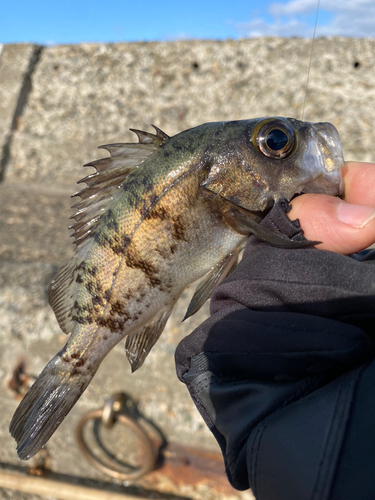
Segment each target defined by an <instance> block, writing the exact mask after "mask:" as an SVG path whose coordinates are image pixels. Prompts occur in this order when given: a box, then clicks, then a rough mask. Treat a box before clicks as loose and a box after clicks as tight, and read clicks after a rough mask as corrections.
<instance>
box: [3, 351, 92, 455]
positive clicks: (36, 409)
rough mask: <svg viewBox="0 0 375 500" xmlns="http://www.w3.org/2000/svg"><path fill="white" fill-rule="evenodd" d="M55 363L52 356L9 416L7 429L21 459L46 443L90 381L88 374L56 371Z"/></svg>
mask: <svg viewBox="0 0 375 500" xmlns="http://www.w3.org/2000/svg"><path fill="white" fill-rule="evenodd" d="M59 361H60V362H61V360H60V357H59V355H56V356H55V357H54V358H53V359H52V360H51V361H50V362H49V363H48V364H47V366H46V367H45V368H44V370H43V371H42V373H41V374H40V375H39V377H38V378H37V379H36V381H35V382H34V384H33V385H32V387H31V388H30V390H29V391H28V393H27V394H26V396H25V397H24V398H23V400H22V401H21V403H20V405H19V406H18V408H17V410H16V412H15V414H14V415H13V418H12V421H11V423H10V427H9V430H10V433H11V435H12V436H13V437H14V439H15V440H16V441H17V453H18V456H19V457H20V459H21V460H28V459H29V458H31V457H33V456H34V455H35V454H36V453H37V452H38V451H39V450H40V449H41V448H42V446H44V445H45V444H46V442H47V441H48V440H49V438H50V437H51V436H52V434H53V433H54V432H55V430H56V429H57V428H58V427H59V425H60V424H61V422H62V421H63V420H64V418H65V417H66V415H67V414H68V413H69V411H70V410H71V409H72V407H73V406H74V404H75V402H76V401H77V400H78V398H79V397H80V396H81V394H82V393H83V392H84V390H85V389H86V387H87V386H88V384H89V383H90V381H91V378H92V376H89V374H87V375H86V376H84V377H83V376H82V375H81V374H80V375H79V376H74V375H73V374H70V373H69V372H68V371H66V370H59V368H58V365H59ZM90 375H91V374H90ZM92 375H94V374H92Z"/></svg>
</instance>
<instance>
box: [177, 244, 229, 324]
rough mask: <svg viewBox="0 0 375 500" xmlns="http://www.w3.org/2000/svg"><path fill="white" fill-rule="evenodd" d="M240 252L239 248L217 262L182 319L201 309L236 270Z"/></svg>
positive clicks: (201, 283)
mask: <svg viewBox="0 0 375 500" xmlns="http://www.w3.org/2000/svg"><path fill="white" fill-rule="evenodd" d="M238 254H239V250H236V251H234V252H232V253H230V254H229V255H227V256H226V257H224V259H222V260H221V261H220V262H219V263H218V264H216V266H214V267H213V268H212V269H211V271H210V272H209V273H208V274H207V275H206V277H205V278H203V280H202V281H201V282H200V283H199V285H198V286H197V288H196V290H195V292H194V295H193V298H192V299H191V301H190V304H189V307H188V308H187V311H186V314H185V316H184V319H183V320H182V321H185V319H188V318H190V316H192V315H193V314H195V313H196V312H197V311H199V309H200V308H201V307H202V306H203V304H204V303H205V302H206V300H208V299H209V298H210V297H211V294H212V292H213V291H214V290H215V288H216V287H217V286H218V285H219V283H221V282H222V281H223V279H224V278H225V277H226V276H228V274H229V273H230V272H231V271H233V270H234V268H235V267H236V266H237V262H238Z"/></svg>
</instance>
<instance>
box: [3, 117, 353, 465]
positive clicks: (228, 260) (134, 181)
mask: <svg viewBox="0 0 375 500" xmlns="http://www.w3.org/2000/svg"><path fill="white" fill-rule="evenodd" d="M154 128H155V131H156V134H151V133H148V132H143V131H139V130H133V131H134V132H135V133H136V134H137V136H138V140H139V143H138V144H121V143H120V144H110V145H107V146H103V147H104V148H105V149H107V150H108V151H109V152H110V156H109V157H107V158H102V159H100V160H96V161H94V162H91V163H89V164H88V165H89V166H93V167H95V169H96V172H95V173H93V174H90V175H88V176H87V177H85V178H84V179H83V180H82V181H80V182H85V183H86V187H85V188H84V189H82V190H81V191H79V192H78V193H77V194H76V195H78V196H80V198H81V200H80V201H79V202H77V203H76V204H75V205H74V207H75V208H76V210H77V212H76V214H75V215H74V216H73V218H74V219H75V222H74V224H73V225H72V228H73V229H74V234H73V236H74V238H75V244H76V245H77V246H76V252H75V255H74V256H73V258H72V259H71V260H70V261H69V262H68V263H67V264H65V266H63V267H62V268H61V269H60V271H59V272H58V274H57V276H56V277H55V279H54V280H53V281H52V283H51V285H50V288H49V300H50V304H51V306H52V308H53V310H54V312H55V314H56V318H57V320H58V322H59V324H60V326H61V328H62V330H63V331H64V332H65V333H67V334H70V337H69V339H68V342H67V344H66V345H65V346H64V347H63V349H61V351H60V352H58V353H57V354H56V356H55V357H54V358H53V359H52V360H51V361H50V362H49V363H48V364H47V366H46V367H45V368H44V370H43V371H42V373H41V374H40V376H39V377H38V379H37V380H36V381H35V383H34V385H33V386H32V387H31V389H30V390H29V391H28V393H27V394H26V396H25V397H24V399H23V400H22V402H21V403H20V405H19V407H18V408H17V410H16V412H15V414H14V416H13V419H12V422H11V425H10V431H11V434H12V436H13V437H14V438H15V439H16V441H17V443H18V447H17V451H18V454H19V456H20V458H22V459H28V458H31V457H32V456H33V455H35V453H37V451H38V450H39V449H40V448H41V447H42V446H43V445H44V444H45V443H46V442H47V441H48V439H49V438H50V437H51V435H52V434H53V433H54V432H55V430H56V429H57V428H58V426H59V425H60V423H61V422H62V420H63V419H64V418H65V416H66V415H67V414H68V412H69V411H70V409H71V408H72V407H73V405H74V404H75V402H76V401H77V399H78V398H79V397H80V396H81V394H82V393H83V392H84V390H85V389H86V387H87V386H88V384H89V383H90V381H91V379H92V377H93V376H94V375H95V373H96V371H97V369H98V367H99V365H100V363H101V361H102V360H103V358H104V357H105V356H106V354H108V352H109V351H110V350H111V349H112V348H113V347H114V346H115V345H116V344H117V343H118V342H119V341H120V340H121V339H123V338H124V337H125V338H126V340H125V351H126V355H127V358H128V360H129V362H130V365H131V369H132V371H134V370H136V369H138V368H139V367H140V366H142V364H143V362H144V360H145V359H146V357H147V355H148V354H149V352H150V350H151V349H152V347H153V345H154V344H155V342H156V341H157V340H158V338H159V336H160V335H161V333H162V331H163V329H164V327H165V325H166V322H167V320H168V318H169V315H170V313H171V311H172V308H173V306H174V304H175V303H176V301H177V300H178V298H179V297H180V295H181V293H182V292H183V290H184V289H185V288H186V286H188V285H189V284H190V283H192V282H194V281H196V280H197V279H198V278H200V277H203V281H202V282H201V283H200V284H199V286H198V288H197V290H196V292H195V294H194V296H193V298H192V301H191V303H190V305H189V308H188V310H187V312H186V315H185V318H186V317H189V316H191V315H192V314H194V313H195V312H196V311H197V310H199V308H200V307H201V306H202V305H203V304H204V302H205V301H206V300H207V299H208V298H209V297H210V295H211V293H212V291H213V290H214V288H215V287H216V286H217V285H218V284H219V283H220V281H221V280H223V279H224V278H225V276H226V275H227V274H228V273H229V272H231V270H233V268H234V267H235V266H236V264H237V261H238V254H239V251H240V250H241V249H242V248H243V246H244V245H245V243H246V240H247V238H248V237H249V235H250V234H255V235H256V236H258V237H260V238H261V239H263V240H264V241H267V242H268V243H269V244H272V245H276V246H281V247H285V248H291V249H292V248H303V247H308V246H312V245H313V244H314V243H316V242H308V241H302V242H295V241H291V240H289V239H288V238H287V237H286V236H284V235H282V234H280V233H278V232H275V231H272V230H269V229H266V228H263V227H262V226H260V225H259V223H260V222H261V220H262V219H263V217H264V216H265V215H266V214H267V212H268V211H269V210H270V209H271V207H272V205H273V204H274V203H276V202H278V201H280V200H283V199H286V200H287V201H290V199H291V198H292V197H293V196H294V195H296V194H299V193H301V192H316V193H326V194H331V195H341V194H342V189H343V182H342V178H341V174H340V172H339V169H340V167H342V166H343V163H344V160H343V156H342V151H341V145H340V139H339V136H338V133H337V131H336V129H335V128H334V127H333V125H331V124H328V123H318V124H312V123H307V122H301V121H298V120H295V119H292V118H290V119H288V118H282V117H275V118H259V119H254V120H241V121H234V122H220V123H208V124H204V125H201V126H199V127H196V128H194V129H190V130H186V131H184V132H181V133H180V134H177V135H176V136H174V137H168V136H167V134H165V133H164V132H162V131H161V130H160V129H158V128H157V127H154ZM277 148H279V149H277Z"/></svg>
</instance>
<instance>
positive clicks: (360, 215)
mask: <svg viewBox="0 0 375 500" xmlns="http://www.w3.org/2000/svg"><path fill="white" fill-rule="evenodd" d="M337 218H338V219H339V220H341V222H344V223H345V224H348V225H349V226H353V227H357V228H362V227H365V226H366V225H367V224H368V223H369V222H370V221H371V220H372V219H374V218H375V210H374V209H373V208H371V207H365V206H363V205H351V204H350V203H345V202H344V201H343V202H341V203H340V204H339V206H338V208H337Z"/></svg>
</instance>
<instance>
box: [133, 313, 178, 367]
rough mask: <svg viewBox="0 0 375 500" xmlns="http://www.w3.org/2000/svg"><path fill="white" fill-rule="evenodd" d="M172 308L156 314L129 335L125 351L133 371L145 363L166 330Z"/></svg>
mask: <svg viewBox="0 0 375 500" xmlns="http://www.w3.org/2000/svg"><path fill="white" fill-rule="evenodd" d="M172 309H173V307H172V308H170V309H168V310H167V311H163V312H162V313H160V314H159V315H158V316H156V318H155V319H154V320H153V321H152V322H151V323H149V324H148V325H146V326H144V327H143V328H142V329H141V330H138V331H137V332H134V333H133V334H131V335H129V337H127V339H126V343H125V352H126V357H127V358H128V360H129V363H130V366H131V370H132V373H133V372H135V370H138V368H140V367H141V366H142V365H143V363H144V360H145V359H146V357H147V355H148V353H149V352H150V351H151V349H152V348H153V346H154V345H155V343H156V342H157V341H158V339H159V337H160V335H161V333H162V331H163V330H164V327H165V325H166V323H167V321H168V318H169V316H170V314H171V312H172Z"/></svg>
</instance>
